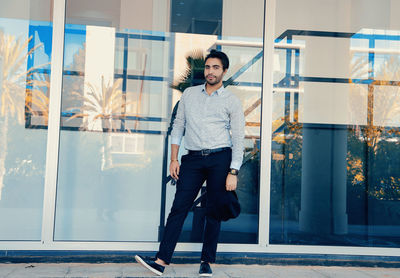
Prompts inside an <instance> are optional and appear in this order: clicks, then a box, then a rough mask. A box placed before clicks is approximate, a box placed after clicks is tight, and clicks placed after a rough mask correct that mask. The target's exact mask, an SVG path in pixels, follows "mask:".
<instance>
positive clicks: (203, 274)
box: [199, 273, 212, 277]
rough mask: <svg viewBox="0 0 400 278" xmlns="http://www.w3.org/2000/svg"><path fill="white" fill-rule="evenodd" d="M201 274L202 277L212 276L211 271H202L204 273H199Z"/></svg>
mask: <svg viewBox="0 0 400 278" xmlns="http://www.w3.org/2000/svg"><path fill="white" fill-rule="evenodd" d="M199 276H201V277H211V276H212V274H209V273H202V274H199Z"/></svg>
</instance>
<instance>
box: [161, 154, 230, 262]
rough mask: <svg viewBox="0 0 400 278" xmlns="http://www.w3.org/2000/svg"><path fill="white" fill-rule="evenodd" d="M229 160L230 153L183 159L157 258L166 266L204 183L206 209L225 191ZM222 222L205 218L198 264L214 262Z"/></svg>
mask: <svg viewBox="0 0 400 278" xmlns="http://www.w3.org/2000/svg"><path fill="white" fill-rule="evenodd" d="M231 159H232V150H231V149H227V150H224V151H220V152H216V153H211V154H209V155H207V156H201V155H192V154H187V155H184V156H182V158H181V165H180V171H179V179H178V182H177V185H176V186H177V187H176V193H175V199H174V202H173V204H172V208H171V212H170V213H169V215H168V218H167V224H166V226H165V230H164V235H163V238H162V241H161V243H160V248H159V251H158V253H157V255H156V257H157V258H159V259H161V260H163V261H164V262H165V263H167V264H169V263H170V262H171V258H172V254H173V253H174V250H175V246H176V243H177V242H178V238H179V236H180V233H181V231H182V226H183V223H184V221H185V218H186V216H187V215H188V212H189V210H190V208H191V207H192V205H193V202H194V200H195V198H196V196H197V194H198V193H199V191H200V188H201V186H202V185H203V183H204V181H207V207H208V206H210V205H212V204H213V203H214V202H215V201H216V200H217V199H218V197H219V196H220V195H221V194H223V193H224V192H225V190H226V187H225V184H226V177H227V175H228V172H229V167H230V163H231ZM220 228H221V222H220V221H218V220H216V219H213V218H211V217H208V216H206V226H205V231H204V241H203V249H202V252H201V260H202V261H205V262H209V263H214V262H215V256H216V253H217V244H218V237H219V232H220Z"/></svg>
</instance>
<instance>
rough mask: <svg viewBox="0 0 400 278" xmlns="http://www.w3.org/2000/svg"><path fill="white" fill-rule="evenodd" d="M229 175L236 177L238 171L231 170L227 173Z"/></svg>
mask: <svg viewBox="0 0 400 278" xmlns="http://www.w3.org/2000/svg"><path fill="white" fill-rule="evenodd" d="M229 173H231V174H232V175H235V176H236V175H237V174H239V171H238V170H236V169H231V170H230V171H229Z"/></svg>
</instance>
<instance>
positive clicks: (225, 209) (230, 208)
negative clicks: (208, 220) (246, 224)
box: [207, 191, 240, 221]
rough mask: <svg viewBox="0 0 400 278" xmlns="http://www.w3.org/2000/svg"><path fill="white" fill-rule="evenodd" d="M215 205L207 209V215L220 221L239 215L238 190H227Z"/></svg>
mask: <svg viewBox="0 0 400 278" xmlns="http://www.w3.org/2000/svg"><path fill="white" fill-rule="evenodd" d="M224 193H225V194H222V195H221V196H220V198H218V200H217V201H216V202H214V204H213V206H209V207H208V209H207V216H210V217H212V218H214V219H217V220H219V221H228V220H229V219H233V218H236V217H238V216H239V214H240V203H239V199H238V197H237V194H236V191H225V192H224Z"/></svg>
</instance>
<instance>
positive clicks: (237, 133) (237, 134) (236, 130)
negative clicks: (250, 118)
mask: <svg viewBox="0 0 400 278" xmlns="http://www.w3.org/2000/svg"><path fill="white" fill-rule="evenodd" d="M232 99H233V101H232V106H231V108H232V109H231V113H230V125H231V136H232V161H231V168H234V169H238V170H239V169H240V167H241V166H242V161H243V151H244V126H245V120H244V114H243V108H242V104H241V102H240V100H239V99H238V98H237V97H233V98H232Z"/></svg>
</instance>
